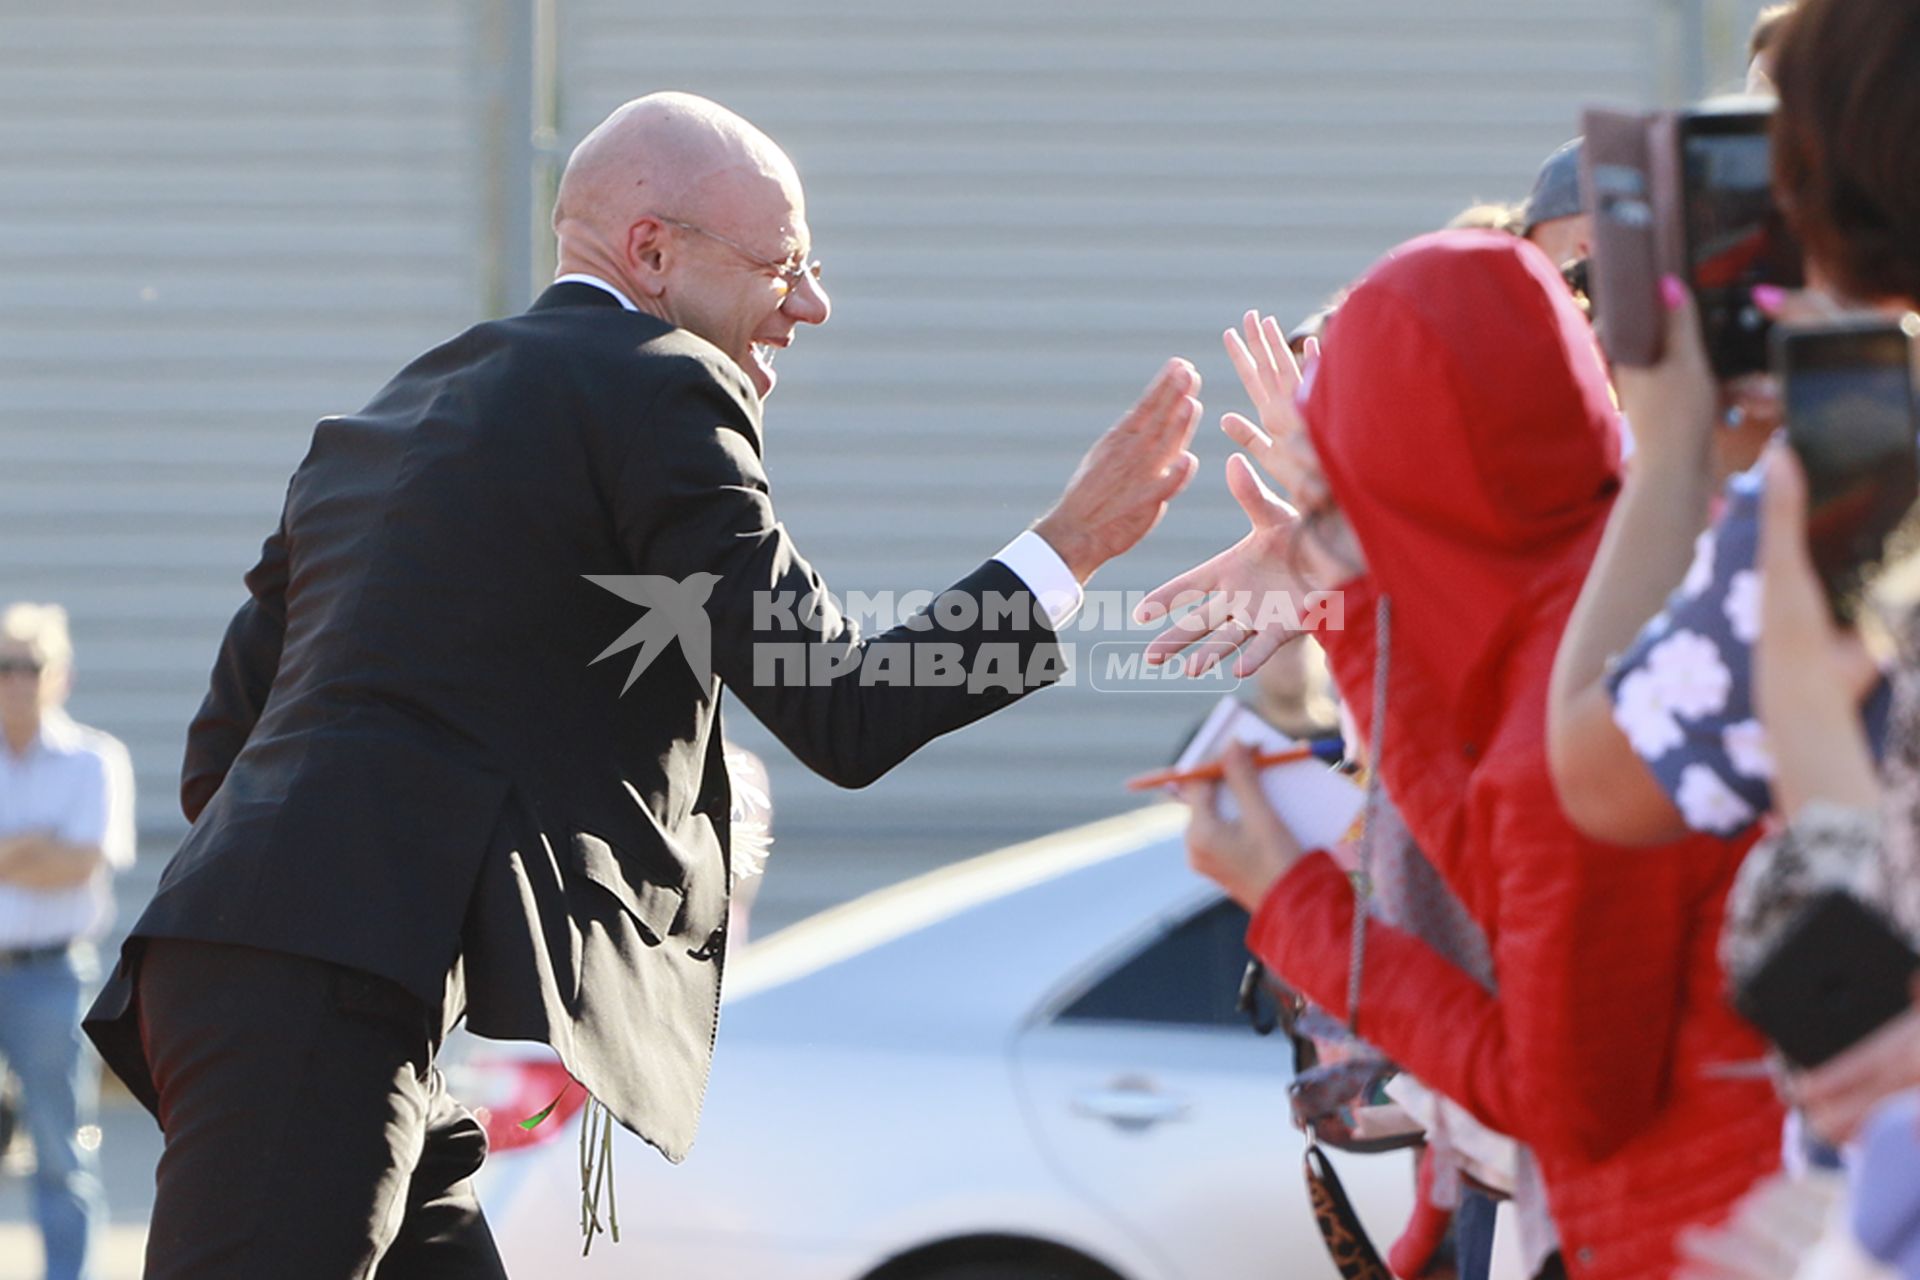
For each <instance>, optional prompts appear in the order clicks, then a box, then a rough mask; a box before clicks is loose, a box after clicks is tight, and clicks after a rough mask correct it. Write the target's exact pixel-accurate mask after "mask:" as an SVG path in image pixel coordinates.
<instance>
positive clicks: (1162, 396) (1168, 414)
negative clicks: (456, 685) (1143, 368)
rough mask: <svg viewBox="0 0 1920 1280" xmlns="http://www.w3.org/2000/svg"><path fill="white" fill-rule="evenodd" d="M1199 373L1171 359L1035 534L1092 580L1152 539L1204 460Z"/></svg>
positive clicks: (1096, 448) (1078, 575)
mask: <svg viewBox="0 0 1920 1280" xmlns="http://www.w3.org/2000/svg"><path fill="white" fill-rule="evenodd" d="M1199 390H1200V375H1199V374H1198V373H1197V372H1195V371H1194V367H1193V366H1192V365H1191V364H1188V363H1187V362H1186V361H1185V360H1181V359H1178V358H1175V359H1173V360H1169V361H1168V362H1167V364H1166V367H1165V368H1163V369H1161V370H1160V372H1159V373H1158V374H1157V375H1155V377H1154V379H1153V381H1152V382H1151V383H1149V384H1148V385H1147V390H1146V393H1145V394H1144V395H1142V396H1141V397H1140V402H1139V403H1138V404H1136V405H1134V406H1133V408H1132V409H1131V410H1130V411H1128V413H1127V415H1126V416H1125V417H1123V418H1121V419H1120V421H1119V422H1117V423H1115V424H1114V425H1113V426H1112V427H1110V428H1108V430H1107V432H1106V434H1105V435H1103V436H1101V437H1100V438H1099V439H1098V440H1096V441H1094V444H1093V448H1091V449H1089V450H1088V451H1087V455H1086V457H1084V458H1082V459H1081V460H1080V466H1079V467H1078V468H1077V469H1076V470H1075V471H1074V473H1073V478H1072V479H1071V480H1069V481H1068V482H1067V488H1066V491H1065V492H1064V493H1062V494H1061V495H1060V500H1059V501H1058V502H1056V503H1054V505H1053V509H1052V510H1051V511H1049V512H1047V514H1046V515H1044V516H1042V517H1041V518H1040V519H1039V521H1038V522H1036V523H1035V525H1034V532H1036V533H1038V534H1039V535H1040V536H1041V537H1043V538H1045V539H1046V540H1047V544H1048V545H1049V546H1051V547H1052V548H1053V549H1054V551H1055V552H1057V553H1058V554H1059V556H1060V558H1061V559H1062V560H1064V561H1066V563H1067V568H1069V569H1071V570H1072V571H1073V576H1074V577H1075V578H1077V579H1078V580H1079V581H1081V582H1083V583H1084V582H1085V581H1086V580H1087V579H1088V578H1090V577H1092V576H1093V572H1094V570H1096V569H1098V568H1099V567H1100V566H1101V565H1103V564H1105V563H1106V562H1107V561H1109V560H1111V559H1113V558H1114V557H1115V556H1117V555H1120V554H1121V553H1122V552H1125V551H1127V550H1129V549H1131V548H1132V547H1133V545H1134V544H1135V543H1137V542H1139V541H1140V539H1142V538H1144V537H1146V536H1147V534H1148V532H1149V531H1150V530H1152V528H1153V526H1154V525H1156V524H1158V523H1160V517H1161V516H1162V515H1164V514H1166V510H1167V503H1169V502H1170V501H1172V500H1173V497H1174V495H1176V494H1178V493H1179V492H1180V490H1182V489H1184V488H1186V486H1187V482H1188V481H1189V480H1191V479H1193V473H1194V471H1195V469H1196V468H1197V467H1198V466H1199V463H1200V460H1199V459H1198V458H1196V457H1194V456H1193V454H1191V453H1189V452H1187V445H1188V443H1189V442H1190V441H1191V440H1192V439H1193V428H1194V424H1195V423H1197V422H1199V421H1200V401H1199V400H1197V399H1195V396H1196V395H1197V393H1198V392H1199Z"/></svg>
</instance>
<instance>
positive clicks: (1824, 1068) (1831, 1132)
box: [1789, 979, 1920, 1144]
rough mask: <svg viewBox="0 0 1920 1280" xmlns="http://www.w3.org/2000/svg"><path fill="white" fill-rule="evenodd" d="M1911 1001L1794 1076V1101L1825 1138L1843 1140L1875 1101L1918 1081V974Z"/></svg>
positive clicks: (1919, 1016)
mask: <svg viewBox="0 0 1920 1280" xmlns="http://www.w3.org/2000/svg"><path fill="white" fill-rule="evenodd" d="M1913 998H1914V1006H1913V1008H1911V1009H1908V1010H1907V1011H1906V1012H1905V1013H1903V1014H1901V1015H1900V1016H1898V1017H1897V1018H1894V1019H1893V1020H1892V1021H1891V1022H1889V1023H1887V1024H1886V1025H1885V1026H1883V1027H1881V1028H1880V1029H1879V1030H1878V1031H1875V1032H1874V1033H1873V1034H1872V1035H1870V1036H1868V1037H1867V1038H1866V1039H1864V1040H1862V1041H1861V1042H1860V1043H1859V1044H1856V1045H1854V1046H1853V1047H1852V1048H1850V1049H1848V1050H1846V1051H1845V1052H1844V1053H1842V1054H1840V1055H1839V1056H1837V1057H1835V1058H1833V1059H1832V1060H1830V1061H1827V1062H1823V1063H1821V1064H1820V1065H1819V1066H1817V1067H1815V1068H1813V1069H1812V1070H1811V1071H1806V1072H1803V1073H1801V1074H1800V1075H1797V1076H1795V1077H1794V1078H1793V1086H1792V1088H1791V1089H1790V1090H1789V1093H1790V1094H1791V1095H1792V1098H1793V1102H1794V1104H1795V1105H1796V1106H1798V1107H1799V1108H1800V1109H1801V1110H1802V1111H1803V1112H1805V1114H1806V1118H1807V1125H1808V1127H1809V1128H1811V1129H1812V1130H1813V1131H1814V1132H1815V1133H1817V1134H1819V1135H1820V1136H1821V1137H1822V1138H1825V1139H1826V1140H1827V1141H1828V1142H1832V1143H1836V1144H1837V1143H1842V1142H1847V1141H1849V1140H1850V1139H1852V1137H1853V1136H1854V1135H1855V1134H1856V1133H1858V1132H1859V1131H1860V1126H1861V1125H1863V1124H1865V1123H1866V1121H1867V1117H1868V1116H1870V1115H1872V1114H1873V1110H1874V1108H1875V1107H1877V1106H1879V1105H1880V1104H1881V1103H1882V1102H1884V1101H1886V1099H1887V1098H1888V1097H1890V1096H1891V1095H1893V1094H1896V1093H1899V1092H1901V1091H1903V1090H1906V1089H1911V1088H1913V1087H1914V1086H1916V1085H1920V979H1915V981H1914V985H1913Z"/></svg>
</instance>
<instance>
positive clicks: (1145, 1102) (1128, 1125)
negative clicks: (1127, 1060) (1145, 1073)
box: [1073, 1080, 1193, 1132]
mask: <svg viewBox="0 0 1920 1280" xmlns="http://www.w3.org/2000/svg"><path fill="white" fill-rule="evenodd" d="M1073 1109H1074V1111H1075V1112H1076V1113H1078V1114H1080V1115H1083V1116H1092V1117H1094V1118H1095V1119H1099V1120H1105V1121H1108V1122H1109V1123H1111V1124H1112V1125H1113V1127H1114V1128H1116V1129H1124V1130H1128V1131H1131V1132H1139V1131H1141V1130H1144V1129H1151V1128H1152V1127H1153V1126H1154V1125H1157V1124H1165V1123H1166V1122H1167V1121H1169V1120H1183V1119H1185V1118H1186V1115H1187V1113H1188V1112H1189V1111H1191V1110H1192V1109H1193V1104H1192V1103H1190V1102H1188V1101H1187V1099H1185V1098H1183V1097H1181V1096H1180V1095H1179V1094H1173V1093H1162V1092H1161V1091H1160V1090H1159V1089H1157V1088H1155V1087H1154V1086H1153V1085H1151V1084H1149V1083H1146V1082H1144V1081H1137V1080H1117V1081H1115V1082H1114V1083H1113V1084H1110V1085H1108V1086H1106V1087H1105V1088H1102V1089H1084V1090H1082V1091H1081V1092H1079V1093H1078V1094H1075V1095H1074V1099H1073Z"/></svg>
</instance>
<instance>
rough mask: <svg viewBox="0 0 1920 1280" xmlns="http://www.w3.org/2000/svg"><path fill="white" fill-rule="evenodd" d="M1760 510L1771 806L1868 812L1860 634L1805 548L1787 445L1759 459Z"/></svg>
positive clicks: (1762, 682) (1760, 692)
mask: <svg viewBox="0 0 1920 1280" xmlns="http://www.w3.org/2000/svg"><path fill="white" fill-rule="evenodd" d="M1766 468H1767V469H1766V473H1765V474H1766V492H1765V494H1764V495H1762V504H1763V505H1762V506H1761V510H1760V551H1759V563H1758V565H1757V568H1758V570H1759V575H1760V577H1759V584H1760V618H1759V622H1760V627H1759V634H1758V636H1757V638H1756V639H1755V641H1754V649H1753V681H1754V702H1755V705H1756V708H1757V710H1758V711H1759V713H1760V722H1761V723H1762V724H1764V725H1766V726H1768V728H1769V729H1770V730H1771V732H1770V733H1769V735H1768V737H1769V740H1770V743H1771V745H1772V748H1773V755H1774V789H1775V793H1776V794H1775V799H1776V807H1777V808H1778V809H1779V810H1780V812H1781V813H1783V814H1785V815H1786V816H1787V817H1788V818H1791V817H1792V816H1793V815H1794V814H1796V813H1798V812H1799V811H1800V808H1801V806H1802V805H1804V804H1805V803H1806V802H1807V801H1809V800H1816V799H1817V800H1827V801H1830V802H1832V803H1834V804H1840V805H1849V806H1853V807H1856V808H1862V809H1872V808H1874V807H1876V806H1877V805H1878V803H1879V795H1880V793H1879V786H1878V782H1877V779H1876V777H1875V772H1874V765H1873V757H1872V755H1871V753H1870V752H1869V750H1868V747H1867V740H1866V735H1865V732H1864V731H1863V730H1862V729H1861V727H1860V714H1859V711H1858V709H1857V708H1858V707H1859V705H1860V701H1861V699H1863V698H1864V697H1865V696H1866V695H1867V693H1868V691H1869V690H1871V689H1872V688H1873V686H1874V684H1875V683H1876V682H1877V680H1878V679H1879V671H1878V669H1877V668H1876V666H1875V664H1874V660H1873V655H1872V654H1871V653H1870V652H1869V651H1868V649H1867V647H1866V645H1865V643H1863V641H1862V640H1861V637H1860V634H1859V633H1858V632H1856V631H1853V630H1842V629H1841V628H1840V627H1838V626H1836V625H1835V624H1834V622H1833V617H1832V614H1831V613H1830V612H1829V610H1828V606H1827V598H1826V591H1825V589H1824V588H1822V586H1821V585H1820V577H1819V574H1818V573H1817V572H1816V571H1815V570H1814V566H1813V555H1812V553H1811V551H1809V550H1808V546H1807V482H1806V476H1805V473H1804V472H1802V471H1801V469H1800V464H1799V462H1798V460H1797V459H1796V458H1795V457H1794V454H1793V451H1792V449H1791V448H1789V447H1788V446H1786V445H1784V444H1778V445H1774V446H1772V447H1771V448H1770V449H1769V452H1768V455H1767V458H1766Z"/></svg>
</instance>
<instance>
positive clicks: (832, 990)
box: [455, 806, 1413, 1280]
mask: <svg viewBox="0 0 1920 1280" xmlns="http://www.w3.org/2000/svg"><path fill="white" fill-rule="evenodd" d="M1184 821H1185V811H1184V810H1183V809H1180V808H1178V807H1175V806H1160V807H1156V808H1152V809H1146V810H1141V811H1139V812H1137V813H1133V814H1128V815H1125V816H1122V817H1119V818H1114V819H1110V820H1108V821H1105V822H1099V823H1095V824H1093V825H1091V826H1087V827H1082V828H1078V829H1076V830H1072V831H1068V832H1065V833H1062V834H1060V835H1056V836H1051V837H1048V838H1046V839H1043V840H1039V841H1035V842H1033V843H1031V844H1025V845H1019V846H1015V847H1013V848H1009V849H1005V850H1002V851H1000V852H997V853H992V854H987V855H985V856H983V857H979V858H975V859H972V860H971V861H968V862H963V863H959V864H957V865H954V866H951V867H948V868H945V869H943V870H940V871H937V872H934V873H933V874H930V875H927V876H923V877H921V878H919V879H917V880H912V881H908V882H906V883H904V884H901V885H897V886H894V887H892V888H889V889H885V890H882V891H880V892H878V893H875V894H872V895H870V896H868V897H866V898H863V899H861V900H859V901H857V902H854V903H851V904H848V905H847V906H844V907H838V908H835V909H833V910H831V911H828V912H825V913H823V914H821V915H818V916H815V917H813V918H812V919H810V920H806V921H803V922H801V923H799V924H797V925H794V926H793V927H791V928H789V929H786V930H783V931H782V932H780V933H777V934H774V935H771V936H769V937H768V938H766V939H765V940H764V941H761V942H757V943H755V944H753V945H752V946H749V947H746V948H743V949H742V950H741V951H740V952H739V953H738V954H737V955H736V956H734V957H733V958H732V960H731V961H730V962H729V966H728V973H727V978H726V991H727V995H726V1004H725V1010H724V1015H723V1017H722V1021H721V1029H720V1036H719V1044H718V1050H717V1053H716V1056H715V1060H714V1068H713V1078H712V1083H711V1086H710V1087H709V1089H708V1092H707V1099H706V1112H705V1118H704V1119H703V1120H702V1122H701V1127H700V1136H699V1140H698V1142H697V1143H696V1144H695V1146H694V1149H693V1154H692V1155H691V1156H689V1157H688V1159H687V1161H686V1163H685V1164H683V1165H680V1166H678V1167H675V1166H672V1165H669V1164H668V1163H667V1162H666V1161H664V1160H662V1159H661V1158H660V1156H659V1155H658V1154H657V1153H656V1152H654V1151H653V1150H652V1149H651V1148H649V1147H647V1146H646V1145H645V1144H644V1143H642V1142H641V1141H640V1140H639V1139H637V1138H634V1137H633V1136H632V1135H631V1134H628V1133H626V1132H625V1131H624V1130H617V1131H616V1137H615V1142H614V1146H615V1159H614V1178H615V1187H616V1192H617V1197H618V1198H617V1208H618V1214H619V1225H620V1229H621V1236H622V1239H621V1240H620V1242H619V1243H614V1242H613V1241H612V1240H610V1239H609V1238H607V1237H606V1236H605V1235H602V1236H600V1237H598V1238H596V1239H595V1240H594V1242H593V1245H592V1249H591V1252H590V1253H589V1254H588V1256H586V1257H585V1258H583V1257H582V1256H581V1246H582V1238H581V1234H580V1216H581V1209H580V1203H581V1201H580V1177H579V1173H580V1159H581V1148H580V1127H581V1116H580V1114H579V1113H578V1111H577V1109H575V1110H573V1111H572V1113H571V1114H568V1115H566V1116H565V1118H564V1119H562V1118H561V1116H560V1115H556V1116H555V1117H551V1118H549V1119H548V1120H547V1121H546V1122H544V1123H543V1124H541V1125H539V1126H536V1127H535V1128H534V1129H533V1130H531V1131H527V1130H523V1129H521V1128H520V1127H519V1126H518V1125H517V1124H515V1123H514V1122H515V1121H517V1120H519V1119H520V1118H522V1117H525V1116H528V1115H531V1114H532V1113H534V1112H537V1111H538V1110H539V1109H540V1108H541V1107H543V1106H545V1105H546V1103H547V1102H549V1101H551V1100H552V1098H553V1097H554V1095H555V1094H557V1093H559V1092H560V1087H561V1085H563V1084H564V1083H565V1079H566V1078H565V1076H564V1074H563V1073H561V1072H560V1070H559V1068H558V1067H557V1066H556V1065H554V1064H553V1060H552V1055H551V1053H550V1052H548V1051H546V1050H544V1049H540V1050H533V1049H523V1048H522V1047H520V1046H501V1045H485V1044H482V1045H479V1046H478V1047H477V1048H476V1049H475V1051H474V1053H473V1056H472V1057H471V1058H470V1060H469V1063H468V1065H467V1067H466V1068H465V1069H464V1070H463V1071H462V1072H461V1073H460V1075H459V1077H458V1078H457V1079H456V1085H455V1088H456V1092H458V1093H460V1094H461V1096H463V1097H466V1098H467V1100H468V1101H469V1102H470V1103H490V1104H491V1105H490V1106H489V1107H488V1108H487V1110H488V1112H490V1114H489V1115H485V1116H483V1117H482V1118H483V1120H485V1121H487V1124H488V1131H489V1135H490V1136H491V1137H492V1138H493V1140H494V1143H495V1147H494V1154H493V1155H492V1156H491V1157H490V1158H489V1161H488V1167H487V1172H486V1173H485V1174H484V1175H483V1180H482V1184H481V1198H482V1201H483V1203H484V1204H485V1206H486V1210H487V1214H488V1216H489V1218H490V1220H491V1221H492V1224H493V1229H494V1233H495V1236H496V1237H497V1239H498V1241H499V1244H500V1249H501V1252H502V1254H503V1255H504V1257H505V1259H506V1262H507V1267H508V1270H509V1271H510V1272H511V1273H512V1274H513V1275H515V1276H523V1277H531V1278H537V1280H547V1278H548V1277H571V1276H581V1277H587V1276H609V1277H610V1276H628V1277H644V1278H646V1280H682V1278H685V1280H694V1278H696V1277H699V1278H703V1280H704V1278H718V1280H1273V1278H1274V1277H1280V1276H1289V1277H1292V1276H1301V1277H1312V1276H1326V1277H1331V1276H1333V1275H1335V1274H1336V1273H1335V1271H1334V1269H1333V1266H1332V1264H1331V1263H1330V1262H1329V1261H1328V1259H1327V1255H1326V1250H1325V1247H1324V1245H1323V1244H1322V1242H1321V1238H1320V1235H1319V1232H1318V1230H1317V1229H1316V1227H1315V1225H1314V1221H1313V1216H1312V1213H1311V1211H1310V1210H1309V1208H1308V1203H1307V1195H1306V1189H1305V1184H1304V1181H1303V1179H1302V1174H1301V1157H1302V1149H1303V1141H1302V1138H1301V1136H1300V1134H1299V1133H1298V1132H1296V1131H1295V1130H1294V1128H1293V1126H1292V1125H1291V1124H1290V1123H1289V1120H1288V1106H1287V1093H1286V1088H1287V1081H1288V1078H1289V1075H1290V1073H1291V1061H1290V1057H1291V1055H1290V1053H1289V1051H1288V1046H1287V1044H1286V1041H1285V1038H1284V1037H1281V1036H1277V1035H1276V1036H1271V1037H1262V1036H1259V1035H1257V1034H1255V1033H1254V1031H1253V1030H1252V1029H1251V1028H1250V1027H1249V1025H1248V1023H1247V1021H1246V1019H1245V1017H1243V1016H1242V1015H1240V1014H1239V1013H1237V1012H1235V1009H1234V1000H1235V993H1236V988H1237V986H1238V982H1239V979H1240V976H1241V972H1242V969H1243V967H1244V965H1245V961H1246V952H1245V949H1244V945H1243V941H1242V935H1243V933H1244V930H1245V928H1246V913H1245V912H1244V911H1242V910H1241V909H1240V908H1238V907H1236V906H1234V905H1233V904H1232V903H1231V902H1228V901H1226V900H1225V899H1223V898H1222V897H1221V896H1220V895H1219V894H1218V892H1217V891H1215V890H1213V889H1212V888H1211V887H1210V886H1208V885H1207V884H1205V883H1204V882H1203V881H1201V880H1199V879H1197V878H1196V877H1195V876H1194V875H1193V874H1192V872H1191V871H1190V870H1189V869H1188V868H1187V865H1186V860H1185V851H1184V848H1183V845H1182V842H1181V837H1180V833H1181V829H1182V826H1183V824H1184ZM536 1055H537V1056H536ZM579 1096H580V1094H579V1090H578V1088H577V1087H576V1088H575V1089H574V1090H572V1092H571V1093H570V1094H569V1099H570V1101H571V1102H575V1103H577V1100H578V1099H579ZM567 1107H568V1104H564V1103H563V1105H562V1111H563V1112H564V1111H566V1110H567ZM1338 1166H1339V1170H1340V1173H1341V1176H1342V1178H1343V1179H1344V1180H1345V1182H1346V1186H1347V1190H1348V1192H1349V1194H1350V1195H1351V1196H1352V1198H1353V1200H1354V1201H1355V1203H1356V1205H1357V1206H1358V1208H1359V1210H1360V1212H1361V1214H1362V1216H1363V1218H1364V1219H1365V1220H1366V1222H1367V1224H1368V1227H1369V1230H1370V1232H1371V1234H1372V1235H1373V1237H1374V1239H1375V1241H1376V1243H1378V1244H1379V1245H1380V1247H1381V1248H1382V1249H1383V1250H1384V1248H1385V1246H1386V1244H1387V1243H1388V1242H1389V1241H1391V1239H1392V1238H1393V1236H1394V1234H1395V1233H1396V1232H1397V1231H1398V1229H1399V1227H1400V1226H1401V1225H1402V1224H1403V1223H1404V1222H1405V1221H1406V1219H1407V1216H1408V1213H1409V1211H1410V1209H1411V1205H1412V1196H1413V1170H1412V1162H1411V1157H1410V1156H1409V1155H1407V1154H1406V1153H1404V1152H1396V1153H1391V1154H1385V1155H1373V1156H1340V1157H1338ZM603 1214H604V1210H603Z"/></svg>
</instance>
